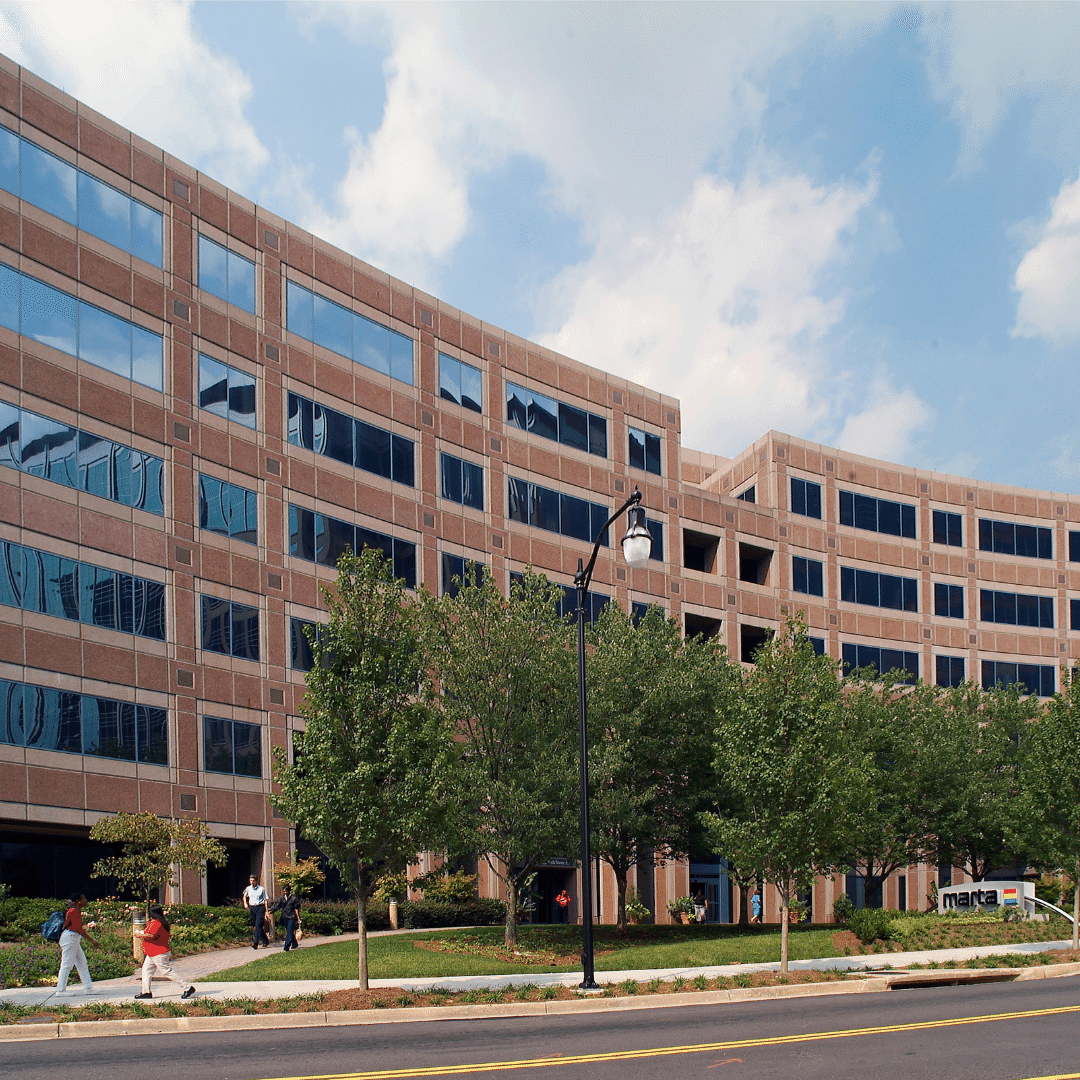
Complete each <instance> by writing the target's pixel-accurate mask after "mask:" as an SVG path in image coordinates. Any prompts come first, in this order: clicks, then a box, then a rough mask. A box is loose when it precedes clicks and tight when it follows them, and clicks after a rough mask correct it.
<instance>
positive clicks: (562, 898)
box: [555, 889, 570, 923]
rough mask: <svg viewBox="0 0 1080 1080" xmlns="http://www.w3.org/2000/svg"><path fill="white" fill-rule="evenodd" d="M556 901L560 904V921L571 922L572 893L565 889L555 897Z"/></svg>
mask: <svg viewBox="0 0 1080 1080" xmlns="http://www.w3.org/2000/svg"><path fill="white" fill-rule="evenodd" d="M555 903H556V904H558V905H559V922H561V923H565V922H569V921H570V919H569V915H570V910H569V909H570V894H569V893H568V892H567V891H566V890H565V889H563V891H562V892H561V893H559V895H558V896H556V897H555Z"/></svg>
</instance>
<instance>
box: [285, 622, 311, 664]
mask: <svg viewBox="0 0 1080 1080" xmlns="http://www.w3.org/2000/svg"><path fill="white" fill-rule="evenodd" d="M309 628H310V629H311V630H312V631H314V630H315V623H312V622H305V621H304V620H303V619H290V620H289V666H290V667H291V668H292V669H293V671H310V670H311V669H312V668H313V667H314V666H315V657H314V655H313V654H312V651H311V642H310V641H309V640H308V630H309Z"/></svg>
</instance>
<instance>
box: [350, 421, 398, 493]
mask: <svg viewBox="0 0 1080 1080" xmlns="http://www.w3.org/2000/svg"><path fill="white" fill-rule="evenodd" d="M356 467H357V468H358V469H364V470H365V471H366V472H370V473H374V474H375V475H376V476H385V477H386V478H387V479H388V480H389V479H390V478H391V472H392V469H391V464H390V432H389V431H383V429H382V428H378V427H375V425H374V424H368V423H365V422H364V421H363V420H357V421H356Z"/></svg>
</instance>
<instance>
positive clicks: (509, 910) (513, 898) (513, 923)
mask: <svg viewBox="0 0 1080 1080" xmlns="http://www.w3.org/2000/svg"><path fill="white" fill-rule="evenodd" d="M517 909H518V887H517V881H516V879H514V878H513V877H508V878H507V879H506V933H505V934H504V935H503V944H504V945H505V946H506V947H507V948H508V949H512V950H513V951H515V952H516V951H517V947H518V922H517Z"/></svg>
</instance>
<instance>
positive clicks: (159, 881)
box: [90, 810, 228, 914]
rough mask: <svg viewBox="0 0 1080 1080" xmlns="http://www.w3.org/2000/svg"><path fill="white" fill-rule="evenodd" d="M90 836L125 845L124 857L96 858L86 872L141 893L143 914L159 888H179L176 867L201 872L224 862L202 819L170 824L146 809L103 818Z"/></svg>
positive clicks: (220, 848)
mask: <svg viewBox="0 0 1080 1080" xmlns="http://www.w3.org/2000/svg"><path fill="white" fill-rule="evenodd" d="M90 838H91V839H92V840H100V841H101V842H102V843H106V844H123V854H122V855H110V856H108V857H106V858H104V859H98V861H97V862H96V863H94V868H93V870H91V872H90V874H91V876H92V877H95V878H100V877H112V878H116V880H117V882H118V883H119V885H120V887H121V888H122V889H133V890H135V891H136V892H138V893H140V894H141V895H142V897H143V907H144V910H146V911H147V914H149V908H150V902H151V900H153V899H154V897H155V896H156V895H157V892H158V890H159V889H160V888H162V887H163V886H170V885H176V884H178V882H177V879H176V877H175V870H176V868H179V869H181V870H198V871H200V872H203V871H205V867H206V864H207V863H208V862H211V863H213V864H214V865H215V866H224V865H225V860H226V859H227V858H228V855H227V854H226V852H225V849H224V848H223V847H222V846H221V844H219V843H218V841H217V840H215V839H213V837H211V836H209V835H208V829H207V825H206V822H205V821H197V820H195V819H193V818H182V819H180V820H177V821H169V820H166V819H165V818H160V817H158V816H157V814H151V813H149V812H148V811H145V810H144V811H142V812H140V813H138V814H126V813H120V814H113V815H112V817H107V818H102V819H101V820H100V821H98V822H96V823H95V824H94V826H93V828H92V829H91V830H90Z"/></svg>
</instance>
